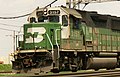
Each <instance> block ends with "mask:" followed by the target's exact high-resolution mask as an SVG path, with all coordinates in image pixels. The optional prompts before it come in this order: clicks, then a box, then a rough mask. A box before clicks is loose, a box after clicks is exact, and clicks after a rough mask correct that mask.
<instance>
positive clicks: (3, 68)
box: [0, 64, 12, 72]
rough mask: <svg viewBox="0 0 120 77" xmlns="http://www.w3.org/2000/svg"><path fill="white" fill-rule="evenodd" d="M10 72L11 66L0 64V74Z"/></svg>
mask: <svg viewBox="0 0 120 77" xmlns="http://www.w3.org/2000/svg"><path fill="white" fill-rule="evenodd" d="M11 70H12V65H11V64H0V72H3V71H11Z"/></svg>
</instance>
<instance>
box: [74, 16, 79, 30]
mask: <svg viewBox="0 0 120 77" xmlns="http://www.w3.org/2000/svg"><path fill="white" fill-rule="evenodd" d="M79 25H80V20H79V18H73V29H79Z"/></svg>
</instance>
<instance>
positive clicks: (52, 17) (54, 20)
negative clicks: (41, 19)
mask: <svg viewBox="0 0 120 77" xmlns="http://www.w3.org/2000/svg"><path fill="white" fill-rule="evenodd" d="M48 20H49V22H59V16H48Z"/></svg>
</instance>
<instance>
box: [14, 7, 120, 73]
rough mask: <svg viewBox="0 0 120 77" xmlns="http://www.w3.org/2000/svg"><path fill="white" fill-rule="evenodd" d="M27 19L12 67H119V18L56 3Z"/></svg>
mask: <svg viewBox="0 0 120 77" xmlns="http://www.w3.org/2000/svg"><path fill="white" fill-rule="evenodd" d="M28 21H29V23H26V24H24V26H23V30H24V34H23V40H19V38H18V39H17V40H16V43H17V45H18V47H17V49H16V51H15V52H14V53H13V54H14V55H13V56H14V60H13V61H12V67H13V69H14V70H27V71H30V70H35V69H38V71H42V72H49V71H52V72H59V71H73V72H75V71H77V70H83V69H84V70H87V69H94V70H99V69H102V68H105V69H107V70H109V69H114V68H116V67H119V66H120V18H119V17H116V16H111V15H102V14H98V13H97V12H94V11H93V12H92V11H83V10H78V9H72V8H66V7H64V6H59V7H48V8H37V9H36V10H34V11H33V12H32V13H31V15H30V16H29V17H28ZM18 37H19V36H18Z"/></svg>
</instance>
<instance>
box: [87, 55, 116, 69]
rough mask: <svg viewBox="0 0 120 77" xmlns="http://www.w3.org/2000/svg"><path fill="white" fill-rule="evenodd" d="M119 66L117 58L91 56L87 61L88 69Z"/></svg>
mask: <svg viewBox="0 0 120 77" xmlns="http://www.w3.org/2000/svg"><path fill="white" fill-rule="evenodd" d="M116 66H117V58H108V57H107V58H99V57H95V58H89V59H88V61H87V69H101V68H107V69H113V68H115V67H116Z"/></svg>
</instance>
